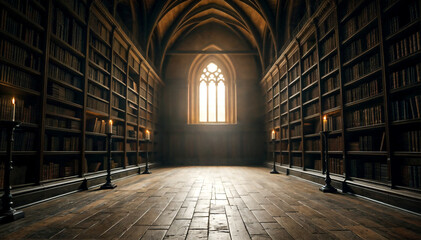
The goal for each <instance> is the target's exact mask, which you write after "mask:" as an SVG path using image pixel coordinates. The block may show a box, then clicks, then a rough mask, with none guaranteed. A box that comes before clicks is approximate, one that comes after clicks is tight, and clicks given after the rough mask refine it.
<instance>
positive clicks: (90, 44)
mask: <svg viewBox="0 0 421 240" xmlns="http://www.w3.org/2000/svg"><path fill="white" fill-rule="evenodd" d="M89 49H92V51H94V52H95V53H96V54H98V55H100V56H101V57H102V58H104V60H106V61H107V62H109V63H110V64H111V58H110V57H109V56H106V55H105V54H104V53H102V52H101V51H100V50H98V49H97V48H96V47H94V46H93V45H92V43H89Z"/></svg>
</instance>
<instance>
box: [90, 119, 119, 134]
mask: <svg viewBox="0 0 421 240" xmlns="http://www.w3.org/2000/svg"><path fill="white" fill-rule="evenodd" d="M106 127H107V122H106V121H105V120H101V119H98V118H91V119H87V120H86V131H89V132H95V133H106ZM116 127H117V126H116Z"/></svg>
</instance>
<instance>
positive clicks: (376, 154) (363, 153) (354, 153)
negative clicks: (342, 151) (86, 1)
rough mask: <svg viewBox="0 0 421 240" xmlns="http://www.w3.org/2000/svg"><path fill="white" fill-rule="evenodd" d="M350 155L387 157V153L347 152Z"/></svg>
mask: <svg viewBox="0 0 421 240" xmlns="http://www.w3.org/2000/svg"><path fill="white" fill-rule="evenodd" d="M346 153H347V154H348V155H363V156H386V155H387V152H386V151H347V152H346Z"/></svg>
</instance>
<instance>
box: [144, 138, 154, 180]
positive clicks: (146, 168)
mask: <svg viewBox="0 0 421 240" xmlns="http://www.w3.org/2000/svg"><path fill="white" fill-rule="evenodd" d="M148 145H149V139H146V166H145V171H143V173H142V174H151V173H152V172H150V171H149V152H148Z"/></svg>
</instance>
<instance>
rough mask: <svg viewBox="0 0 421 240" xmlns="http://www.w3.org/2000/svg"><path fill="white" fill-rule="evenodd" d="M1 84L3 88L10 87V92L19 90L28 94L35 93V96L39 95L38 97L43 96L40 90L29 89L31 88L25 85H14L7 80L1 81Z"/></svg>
mask: <svg viewBox="0 0 421 240" xmlns="http://www.w3.org/2000/svg"><path fill="white" fill-rule="evenodd" d="M0 86H1V87H2V88H8V89H9V90H8V92H9V93H15V92H17V93H21V94H28V95H33V96H37V97H39V96H41V94H40V93H39V92H38V91H35V90H32V89H29V88H23V87H20V86H16V85H12V84H10V83H7V82H0Z"/></svg>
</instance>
